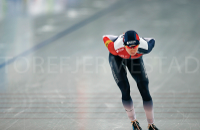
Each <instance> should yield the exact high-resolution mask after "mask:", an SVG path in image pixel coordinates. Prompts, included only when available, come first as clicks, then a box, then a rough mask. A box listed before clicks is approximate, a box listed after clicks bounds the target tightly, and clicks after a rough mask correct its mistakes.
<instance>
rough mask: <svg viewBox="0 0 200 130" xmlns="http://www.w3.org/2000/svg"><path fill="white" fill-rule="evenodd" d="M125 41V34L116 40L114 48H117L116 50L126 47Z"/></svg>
mask: <svg viewBox="0 0 200 130" xmlns="http://www.w3.org/2000/svg"><path fill="white" fill-rule="evenodd" d="M123 39H124V34H121V35H119V36H118V38H117V39H116V40H115V42H114V48H115V50H117V49H119V48H122V47H124V42H123Z"/></svg>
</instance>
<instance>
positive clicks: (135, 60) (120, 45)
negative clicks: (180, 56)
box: [103, 30, 158, 130]
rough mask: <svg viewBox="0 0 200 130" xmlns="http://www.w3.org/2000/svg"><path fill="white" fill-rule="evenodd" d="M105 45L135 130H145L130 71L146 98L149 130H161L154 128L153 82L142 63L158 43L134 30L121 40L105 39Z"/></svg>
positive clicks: (116, 37)
mask: <svg viewBox="0 0 200 130" xmlns="http://www.w3.org/2000/svg"><path fill="white" fill-rule="evenodd" d="M103 41H104V43H105V46H106V47H107V48H108V50H109V52H110V53H109V63H110V67H111V70H112V74H113V77H114V79H115V81H116V83H117V85H118V87H119V89H120V90H121V93H122V104H123V106H124V108H125V110H126V113H127V115H128V117H129V119H130V120H131V122H132V127H133V130H142V128H141V127H140V125H139V122H138V121H137V119H136V114H135V110H134V105H133V101H132V98H131V96H130V85H129V81H128V79H127V72H126V67H127V68H128V70H129V72H130V74H131V76H132V77H133V78H134V80H135V81H136V83H137V87H138V89H139V91H140V94H141V96H142V99H143V106H144V110H145V114H146V117H147V122H148V129H149V130H158V128H157V127H156V126H155V125H154V112H153V101H152V98H151V95H150V93H149V88H148V84H149V80H148V77H147V74H146V72H145V67H144V63H143V60H142V56H143V54H147V53H149V52H151V50H152V49H153V47H154V44H155V40H154V39H152V38H141V37H139V36H138V34H137V33H136V32H135V31H133V30H130V31H127V32H126V33H125V34H122V35H120V36H113V35H104V36H103Z"/></svg>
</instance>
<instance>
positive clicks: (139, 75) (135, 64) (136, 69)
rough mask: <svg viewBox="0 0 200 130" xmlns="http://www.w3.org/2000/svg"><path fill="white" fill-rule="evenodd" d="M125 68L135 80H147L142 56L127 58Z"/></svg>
mask: <svg viewBox="0 0 200 130" xmlns="http://www.w3.org/2000/svg"><path fill="white" fill-rule="evenodd" d="M127 68H128V70H129V72H130V74H131V76H132V77H133V78H134V79H135V81H136V82H141V81H148V76H147V73H146V69H145V66H144V62H143V59H142V57H141V58H139V59H134V60H129V61H128V63H127Z"/></svg>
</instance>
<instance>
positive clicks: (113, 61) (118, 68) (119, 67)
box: [109, 53, 128, 83]
mask: <svg viewBox="0 0 200 130" xmlns="http://www.w3.org/2000/svg"><path fill="white" fill-rule="evenodd" d="M123 60H124V59H122V58H121V57H119V56H115V55H112V54H111V53H110V54H109V64H110V67H111V70H112V74H113V77H114V79H115V81H116V83H119V81H128V79H127V72H126V67H125V65H124V64H123Z"/></svg>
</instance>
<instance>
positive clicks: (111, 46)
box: [103, 36, 117, 55]
mask: <svg viewBox="0 0 200 130" xmlns="http://www.w3.org/2000/svg"><path fill="white" fill-rule="evenodd" d="M103 42H104V44H105V46H106V47H107V48H108V50H109V52H110V53H111V54H113V55H117V52H116V51H115V48H114V42H113V41H111V40H110V39H109V38H108V37H106V36H105V37H103Z"/></svg>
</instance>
